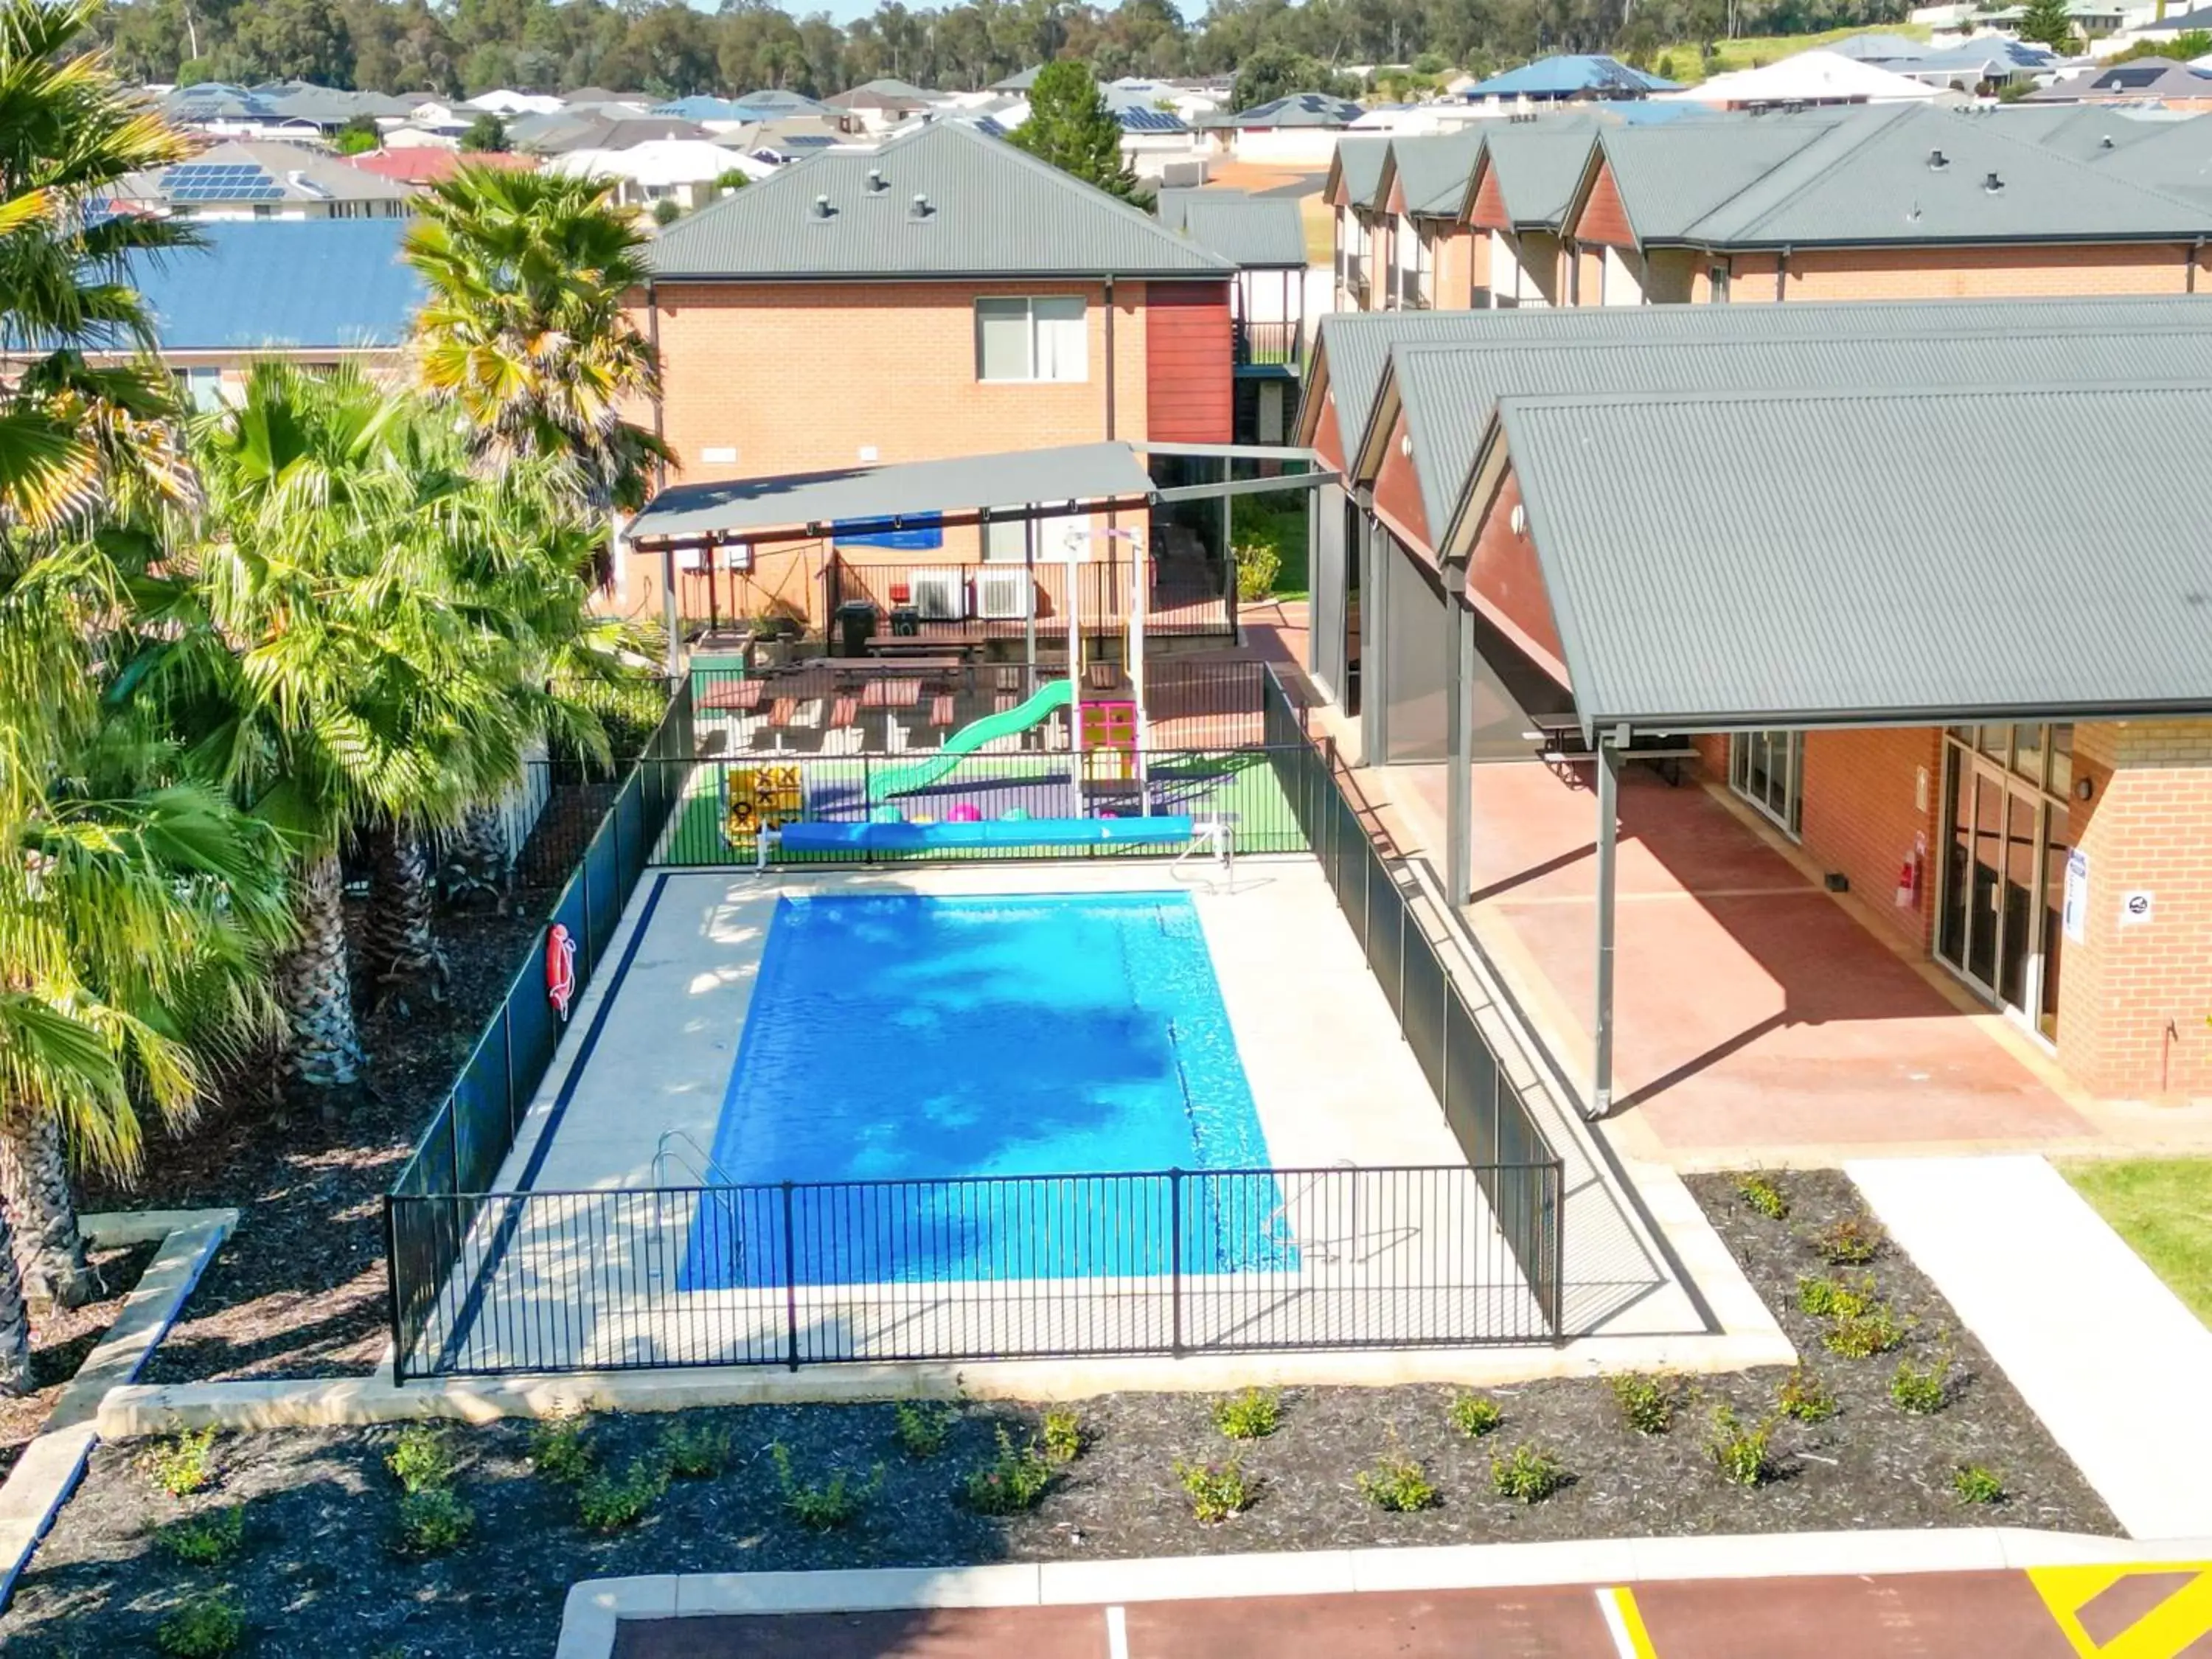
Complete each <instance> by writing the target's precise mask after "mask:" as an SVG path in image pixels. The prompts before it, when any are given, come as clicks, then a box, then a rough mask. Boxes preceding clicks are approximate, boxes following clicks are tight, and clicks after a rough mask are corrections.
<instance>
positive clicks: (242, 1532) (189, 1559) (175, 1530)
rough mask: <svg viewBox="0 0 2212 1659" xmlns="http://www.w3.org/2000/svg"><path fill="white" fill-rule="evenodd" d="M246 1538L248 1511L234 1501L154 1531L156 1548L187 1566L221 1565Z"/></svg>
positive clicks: (237, 1549) (235, 1552) (236, 1550)
mask: <svg viewBox="0 0 2212 1659" xmlns="http://www.w3.org/2000/svg"><path fill="white" fill-rule="evenodd" d="M245 1541H246V1511H245V1510H243V1509H241V1508H240V1507H239V1505H237V1504H230V1505H228V1507H226V1508H223V1509H219V1510H209V1511H208V1512H207V1513H206V1514H204V1515H192V1516H185V1519H183V1520H182V1521H172V1522H170V1523H169V1524H168V1525H167V1526H166V1527H164V1528H161V1531H159V1532H157V1533H155V1534H154V1544H155V1547H156V1548H157V1549H159V1550H160V1551H161V1553H162V1554H164V1555H166V1556H167V1557H168V1558H169V1559H171V1560H172V1561H175V1562H177V1563H179V1564H180V1565H184V1566H187V1567H219V1566H221V1565H222V1564H223V1563H224V1562H226V1561H228V1560H229V1559H230V1558H231V1557H232V1556H234V1555H235V1554H237V1553H238V1551H239V1547H240V1545H241V1544H243V1543H244V1542H245Z"/></svg>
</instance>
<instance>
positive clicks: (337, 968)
mask: <svg viewBox="0 0 2212 1659" xmlns="http://www.w3.org/2000/svg"><path fill="white" fill-rule="evenodd" d="M344 895H345V883H344V878H343V876H342V875H341V874H340V873H339V870H338V855H337V853H335V852H325V853H319V854H316V855H315V856H314V857H313V858H312V859H310V860H308V861H307V864H306V865H304V866H302V867H301V870H300V872H299V874H298V878H297V879H296V881H295V884H294V894H293V900H292V908H293V915H294V918H295V921H296V922H297V923H298V926H299V930H300V941H299V943H298V944H297V945H295V946H294V947H293V948H292V951H290V953H289V955H287V956H286V957H285V958H284V960H283V962H282V963H280V964H279V965H278V967H277V970H276V997H277V1000H278V1001H279V1002H280V1003H281V1004H282V1005H283V1009H284V1015H285V1018H286V1020H287V1021H288V1022H289V1024H290V1026H291V1030H292V1041H291V1046H290V1051H289V1054H287V1055H286V1057H285V1064H286V1068H287V1069H288V1070H289V1071H290V1072H291V1073H292V1074H293V1075H294V1076H295V1077H297V1078H299V1079H301V1081H303V1082H306V1083H312V1084H314V1085H318V1086H321V1087H328V1086H330V1085H333V1084H340V1083H351V1082H352V1081H354V1079H356V1077H357V1076H358V1075H359V1067H360V1065H361V1058H362V1054H361V1033H360V1031H359V1030H358V1029H356V1026H355V1024H354V1017H353V980H352V976H351V975H349V973H348V972H347V970H346V939H345V909H344V905H343V899H344Z"/></svg>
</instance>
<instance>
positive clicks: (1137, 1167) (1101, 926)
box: [680, 893, 1292, 1288]
mask: <svg viewBox="0 0 2212 1659" xmlns="http://www.w3.org/2000/svg"><path fill="white" fill-rule="evenodd" d="M712 1154H713V1157H714V1164H715V1165H716V1168H717V1170H718V1171H719V1172H720V1175H721V1176H723V1177H724V1178H726V1179H727V1180H728V1181H730V1182H732V1183H735V1184H738V1185H740V1186H743V1187H744V1188H747V1189H748V1190H747V1191H746V1192H744V1194H741V1195H740V1196H738V1198H736V1199H734V1200H716V1202H715V1204H714V1205H713V1206H709V1207H708V1208H706V1209H703V1210H702V1217H701V1218H700V1220H699V1221H698V1223H697V1224H696V1225H695V1227H694V1229H693V1232H692V1237H691V1245H690V1250H689V1251H688V1253H687V1259H686V1261H685V1265H684V1272H683V1274H682V1279H681V1281H680V1282H682V1283H684V1285H686V1286H687V1287H691V1288H711V1287H715V1286H720V1285H740V1284H781V1283H786V1282H798V1283H810V1284H819V1283H850V1282H855V1281H856V1280H890V1281H899V1282H914V1281H917V1280H925V1279H947V1278H962V1279H966V1278H988V1279H1003V1278H1039V1277H1046V1278H1057V1277H1071V1276H1083V1277H1088V1276H1094V1275H1109V1276H1121V1275H1145V1274H1151V1273H1164V1272H1166V1271H1168V1269H1169V1267H1170V1263H1171V1262H1172V1261H1174V1260H1175V1259H1176V1244H1177V1242H1178V1241H1177V1235H1178V1233H1179V1234H1180V1236H1181V1237H1180V1244H1181V1253H1180V1254H1181V1262H1182V1267H1183V1268H1184V1270H1185V1271H1187V1272H1234V1271H1238V1270H1242V1269H1247V1268H1253V1267H1275V1266H1283V1265H1287V1264H1288V1262H1289V1261H1290V1260H1291V1255H1292V1249H1291V1245H1290V1243H1289V1241H1288V1237H1287V1234H1286V1232H1285V1229H1284V1227H1283V1225H1282V1221H1281V1217H1280V1209H1281V1202H1282V1200H1281V1194H1280V1193H1279V1191H1278V1189H1277V1188H1276V1184H1275V1182H1274V1179H1273V1176H1271V1175H1267V1174H1266V1173H1264V1171H1265V1170H1267V1164H1268V1157H1267V1140H1266V1138H1265V1136H1264V1135H1263V1134H1262V1133H1261V1127H1260V1120H1259V1115H1258V1112H1257V1110H1256V1109H1255V1105H1254V1103H1253V1099H1252V1091H1251V1087H1250V1085H1249V1083H1248V1082H1247V1081H1246V1079H1245V1075H1244V1068H1243V1064H1242V1062H1241V1061H1240V1060H1239V1059H1238V1057H1237V1044H1236V1039H1235V1036H1234V1035H1233V1034H1232V1033H1231V1030H1230V1025H1229V1018H1228V1013H1227V1011H1226V1010H1225V1007H1224V1006H1223V1004H1222V1000H1221V990H1220V987H1219V985H1218V982H1217V981H1216V980H1215V978H1214V975H1213V963H1212V958H1211V957H1210V956H1209V955H1208V954H1207V951H1206V939H1205V934H1204V933H1203V931H1202V930H1201V928H1200V923H1199V917H1198V912H1197V909H1196V908H1195V907H1194V905H1193V904H1192V902H1191V900H1190V898H1189V896H1188V895H1187V894H1182V893H1127V894H1102V895H1086V896H1080V897H1076V896H1018V897H1013V896H1009V897H997V898H929V897H922V896H914V895H907V894H899V895H839V896H817V897H803V898H791V897H787V898H784V899H782V900H781V901H780V902H778V904H777V906H776V909H775V920H774V921H773V923H772V924H771V926H770V928H769V937H768V941H767V945H766V947H765V950H764V951H763V956H762V960H761V966H760V973H759V977H758V979H757V981H756V982H755V985H754V988H753V994H752V999H751V1004H750V1011H749V1012H748V1014H747V1016H746V1019H745V1025H744V1034H743V1036H742V1037H741V1039H740V1041H739V1043H738V1056H737V1060H736V1063H735V1065H734V1066H732V1071H731V1074H730V1082H729V1086H728V1089H727V1091H726V1095H725V1097H724V1101H723V1107H722V1114H721V1117H720V1123H719V1126H718V1127H717V1130H716V1133H715V1136H714V1146H713V1148H712ZM1173 1169H1180V1170H1243V1171H1255V1172H1261V1173H1255V1174H1249V1175H1236V1176H1219V1177H1214V1178H1211V1179H1208V1180H1205V1181H1200V1182H1185V1183H1182V1190H1181V1191H1180V1192H1178V1193H1170V1191H1169V1187H1170V1182H1166V1181H1164V1180H1140V1179H1133V1178H1130V1177H1131V1176H1133V1175H1134V1174H1135V1173H1137V1172H1158V1171H1164V1170H1173ZM1035 1176H1068V1177H1071V1179H1069V1180H1066V1181H1060V1182H1037V1181H1036V1180H1034V1179H1025V1177H1035ZM782 1182H796V1183H800V1185H799V1188H798V1189H797V1191H796V1192H795V1193H794V1194H793V1211H794V1213H793V1218H792V1225H791V1227H790V1229H789V1232H790V1235H791V1244H790V1246H789V1248H788V1250H787V1246H786V1244H785V1242H784V1237H785V1232H786V1228H785V1225H784V1217H783V1194H782V1193H781V1183H782ZM861 1183H865V1184H861ZM884 1183H896V1184H890V1185H886V1184H884ZM1177 1212H1180V1214H1179V1218H1178V1213H1177ZM787 1255H789V1256H795V1257H796V1261H797V1270H796V1273H795V1274H794V1275H793V1278H792V1279H787V1278H786V1276H785V1262H786V1260H787Z"/></svg>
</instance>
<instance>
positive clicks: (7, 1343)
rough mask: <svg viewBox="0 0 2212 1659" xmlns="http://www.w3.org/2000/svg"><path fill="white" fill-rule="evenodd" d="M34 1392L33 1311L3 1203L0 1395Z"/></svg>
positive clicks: (0, 1223) (0, 1208)
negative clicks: (24, 1294)
mask: <svg viewBox="0 0 2212 1659" xmlns="http://www.w3.org/2000/svg"><path fill="white" fill-rule="evenodd" d="M30 1392H31V1310H30V1308H29V1306H28V1304H26V1303H25V1302H24V1300H23V1279H22V1275H21V1273H20V1271H19V1270H18V1269H17V1268H16V1266H15V1230H14V1227H13V1226H12V1225H11V1224H10V1222H9V1216H8V1207H7V1206H6V1205H4V1204H0V1395H26V1394H28V1393H30Z"/></svg>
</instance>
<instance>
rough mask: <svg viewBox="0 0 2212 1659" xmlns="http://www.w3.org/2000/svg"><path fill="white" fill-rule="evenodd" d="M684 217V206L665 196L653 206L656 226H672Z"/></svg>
mask: <svg viewBox="0 0 2212 1659" xmlns="http://www.w3.org/2000/svg"><path fill="white" fill-rule="evenodd" d="M683 216H684V208H683V204H681V203H678V202H673V201H671V200H670V199H669V198H668V197H665V196H664V197H661V198H660V199H659V201H657V202H655V203H654V204H653V223H655V224H656V225H672V224H674V223H675V222H677V221H678V219H681V218H682V217H683Z"/></svg>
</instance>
